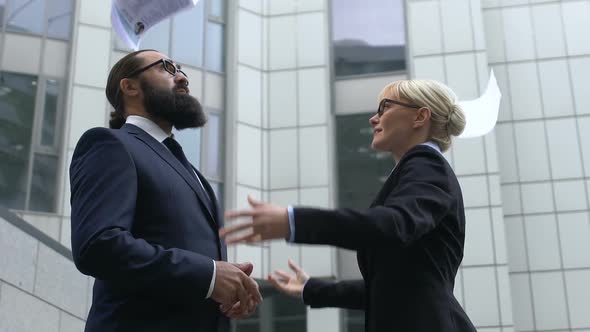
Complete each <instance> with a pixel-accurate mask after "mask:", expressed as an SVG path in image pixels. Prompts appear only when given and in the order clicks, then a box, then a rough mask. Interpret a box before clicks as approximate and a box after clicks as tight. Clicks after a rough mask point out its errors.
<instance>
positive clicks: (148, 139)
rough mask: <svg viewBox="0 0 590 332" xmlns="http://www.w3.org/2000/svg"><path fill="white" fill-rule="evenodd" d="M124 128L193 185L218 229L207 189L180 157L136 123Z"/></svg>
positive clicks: (215, 227) (212, 203) (213, 204)
mask: <svg viewBox="0 0 590 332" xmlns="http://www.w3.org/2000/svg"><path fill="white" fill-rule="evenodd" d="M123 128H125V129H126V130H127V132H128V133H129V134H131V135H134V136H135V137H137V138H138V139H139V140H140V141H142V142H143V143H145V144H146V145H147V146H149V147H150V148H151V149H152V150H153V151H154V152H155V153H156V154H157V155H158V156H160V158H162V159H164V161H165V162H167V163H168V165H170V167H172V168H173V169H174V170H175V171H176V172H177V173H178V174H179V175H180V176H181V177H182V178H183V179H184V181H185V182H186V183H187V184H188V185H189V186H190V187H191V189H192V190H193V191H194V192H195V194H196V195H197V197H198V199H199V201H200V202H201V206H202V207H203V209H204V210H205V211H206V214H207V216H208V217H209V219H210V221H211V222H212V226H213V228H214V229H217V222H216V218H215V217H214V214H213V211H211V208H210V205H209V204H208V203H207V202H208V199H207V197H204V194H205V191H204V190H199V188H198V187H197V186H200V184H199V183H197V181H196V180H195V178H194V177H192V176H191V175H190V174H189V173H188V170H187V169H186V168H185V167H184V166H183V165H182V164H181V163H180V161H178V159H176V157H175V156H174V155H173V154H172V152H170V151H169V150H168V149H167V148H166V147H165V146H164V145H163V144H162V143H160V142H158V141H157V140H155V139H154V138H153V137H152V136H150V135H149V134H148V133H146V132H145V131H143V130H141V129H140V128H138V127H136V126H134V125H131V124H126V125H125V126H124V127H123ZM197 174H199V176H200V178H201V179H203V180H204V178H203V177H202V175H201V174H200V173H197ZM203 180H202V181H201V182H202V183H203V187H204V186H205V183H206V181H203ZM209 188H211V187H209ZM203 189H205V188H203ZM211 197H215V196H211ZM213 201H214V199H211V207H215V208H216V205H215V203H214V202H213ZM215 216H217V214H215Z"/></svg>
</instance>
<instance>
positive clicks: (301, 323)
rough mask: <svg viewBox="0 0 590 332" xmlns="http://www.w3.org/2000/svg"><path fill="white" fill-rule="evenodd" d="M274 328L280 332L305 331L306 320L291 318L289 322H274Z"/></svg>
mask: <svg viewBox="0 0 590 332" xmlns="http://www.w3.org/2000/svg"><path fill="white" fill-rule="evenodd" d="M274 330H275V331H281V332H302V331H307V322H306V321H305V319H302V320H293V321H289V322H274Z"/></svg>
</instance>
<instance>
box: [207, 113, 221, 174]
mask: <svg viewBox="0 0 590 332" xmlns="http://www.w3.org/2000/svg"><path fill="white" fill-rule="evenodd" d="M207 130H208V135H207V167H206V173H207V175H208V176H211V177H214V178H216V179H219V178H221V174H223V170H222V169H221V168H222V166H223V162H222V160H221V158H222V156H223V147H222V146H221V133H222V128H221V119H220V118H219V115H217V114H214V113H210V114H209V121H208V122H207Z"/></svg>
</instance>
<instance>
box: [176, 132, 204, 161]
mask: <svg viewBox="0 0 590 332" xmlns="http://www.w3.org/2000/svg"><path fill="white" fill-rule="evenodd" d="M172 132H173V134H174V139H175V140H177V141H178V143H180V145H181V146H182V150H183V151H184V154H185V155H186V159H188V161H189V162H190V163H191V164H192V165H193V166H195V167H196V168H197V169H199V168H200V167H201V129H199V128H187V129H183V130H176V129H173V130H172Z"/></svg>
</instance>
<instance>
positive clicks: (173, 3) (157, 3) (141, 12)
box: [111, 0, 199, 50]
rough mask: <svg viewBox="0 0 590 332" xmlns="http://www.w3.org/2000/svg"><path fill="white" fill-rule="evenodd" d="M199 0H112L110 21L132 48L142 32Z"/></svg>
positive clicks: (137, 45) (136, 43)
mask: <svg viewBox="0 0 590 332" xmlns="http://www.w3.org/2000/svg"><path fill="white" fill-rule="evenodd" d="M197 2H199V0H113V3H112V9H111V22H112V25H113V29H115V32H116V33H117V35H118V36H119V38H120V39H121V41H123V42H124V43H125V45H127V46H129V47H130V48H132V49H133V50H137V49H138V48H139V43H140V41H141V37H142V36H143V34H144V33H145V32H146V31H147V30H149V29H150V28H151V27H153V26H154V25H156V24H157V23H158V22H161V21H163V20H164V19H166V18H168V17H170V16H172V15H174V14H176V13H178V12H180V11H183V10H186V9H190V8H192V7H194V6H195V5H196V4H197Z"/></svg>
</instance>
